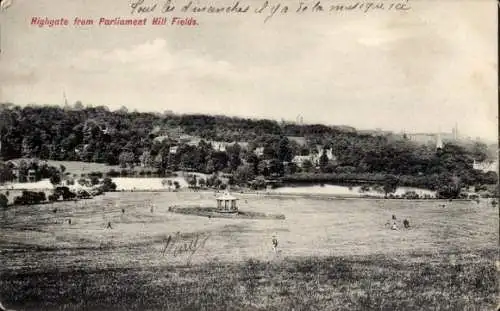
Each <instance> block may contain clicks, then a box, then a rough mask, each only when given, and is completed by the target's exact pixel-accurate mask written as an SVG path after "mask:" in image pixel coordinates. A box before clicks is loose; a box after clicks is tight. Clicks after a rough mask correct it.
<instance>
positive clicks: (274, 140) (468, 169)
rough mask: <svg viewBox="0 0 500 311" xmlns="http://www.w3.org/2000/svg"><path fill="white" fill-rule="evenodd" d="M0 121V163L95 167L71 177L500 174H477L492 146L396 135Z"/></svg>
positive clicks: (197, 122) (245, 126) (189, 118)
mask: <svg viewBox="0 0 500 311" xmlns="http://www.w3.org/2000/svg"><path fill="white" fill-rule="evenodd" d="M0 117H1V118H0V120H1V121H2V122H1V123H0V126H1V127H0V141H1V150H0V159H3V160H11V159H17V158H38V159H42V160H50V161H82V162H87V163H90V162H93V163H99V164H92V165H91V166H89V167H84V166H80V167H75V168H72V169H68V171H69V172H71V173H73V172H83V171H85V170H100V169H95V167H96V165H97V166H99V165H101V164H106V165H110V166H114V167H115V168H116V170H118V169H120V168H125V167H129V168H131V167H137V166H140V167H144V168H149V169H153V170H156V171H157V172H159V174H160V175H161V174H162V172H165V171H175V170H187V171H197V172H202V173H207V174H213V173H216V172H223V173H227V174H232V176H233V180H232V182H235V183H242V182H243V183H244V182H248V181H251V180H253V179H254V178H255V177H256V176H259V175H261V176H263V177H265V178H267V177H273V178H276V177H283V176H294V175H296V174H302V175H301V177H300V178H299V179H300V180H302V181H304V180H312V181H315V180H316V179H317V178H316V177H315V176H314V175H315V174H317V173H321V174H323V176H328V175H324V174H330V175H332V174H333V175H335V176H336V177H332V178H333V179H332V181H335V180H336V179H338V176H339V174H341V175H342V174H343V175H342V176H344V177H346V178H347V179H349V180H352V179H354V180H356V179H360V178H365V179H366V177H367V176H368V177H369V178H367V180H372V181H373V180H375V181H377V182H378V181H380V180H381V178H380V176H382V180H383V179H384V178H385V177H383V176H387V175H394V176H406V178H405V179H404V180H409V182H408V185H409V186H424V187H427V188H435V187H436V186H437V183H441V184H443V183H451V181H452V180H456V179H457V178H458V180H459V183H460V184H463V185H475V184H492V183H496V178H497V177H496V173H493V172H490V173H485V172H481V171H480V170H476V169H474V168H473V164H474V161H479V162H481V161H484V160H487V159H488V158H491V155H490V152H489V148H488V146H487V145H486V144H483V143H480V142H473V143H469V144H465V145H462V144H458V143H456V142H445V145H444V147H443V149H440V150H436V146H435V145H430V144H427V145H425V144H418V143H416V142H412V141H410V140H408V139H405V138H404V137H399V136H398V135H393V134H390V133H385V134H377V133H366V132H365V131H364V132H358V131H356V130H355V129H353V128H347V127H342V126H326V125H320V124H312V125H299V124H288V123H278V122H276V121H273V120H265V119H260V120H257V119H245V118H232V117H225V116H208V115H175V114H164V115H162V114H154V113H138V112H131V113H129V112H128V111H126V109H121V110H119V111H114V112H113V111H109V110H108V109H107V108H106V107H89V108H85V109H83V108H80V109H76V108H75V109H70V108H66V109H63V108H60V107H47V106H43V107H37V106H29V107H23V108H21V107H19V106H14V105H3V106H2V110H0ZM56 163H66V164H68V165H71V163H74V162H56ZM64 165H65V164H64ZM118 165H119V166H120V167H119V166H118ZM65 166H67V165H65ZM103 167H104V166H103ZM106 171H108V169H106ZM304 176H308V177H306V178H304ZM373 176H377V177H376V178H374V177H373ZM408 176H409V177H408ZM322 178H323V177H322ZM328 178H330V177H328ZM328 178H327V181H328ZM292 180H293V178H292ZM454 183H455V184H457V182H456V181H455V182H454Z"/></svg>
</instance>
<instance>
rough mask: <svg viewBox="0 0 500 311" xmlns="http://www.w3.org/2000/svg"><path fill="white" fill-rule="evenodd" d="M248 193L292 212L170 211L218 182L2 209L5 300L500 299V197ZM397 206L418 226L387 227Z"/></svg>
mask: <svg viewBox="0 0 500 311" xmlns="http://www.w3.org/2000/svg"><path fill="white" fill-rule="evenodd" d="M239 198H240V200H239V205H240V209H241V210H243V211H245V210H247V211H253V212H263V213H280V214H284V215H285V216H286V219H284V220H275V219H265V220H251V219H223V218H208V217H199V216H192V215H182V214H176V213H170V212H168V207H169V206H172V205H182V204H186V205H191V206H192V205H195V204H199V205H203V206H207V205H210V204H213V205H215V202H214V194H213V193H194V192H179V193H168V192H162V193H139V192H131V193H107V194H106V195H105V196H101V197H97V198H95V199H92V200H84V201H80V202H76V203H75V202H61V203H55V204H45V205H40V206H31V207H16V208H11V209H9V210H7V211H4V212H2V214H1V215H0V228H1V235H0V249H1V254H0V256H1V258H2V263H3V264H2V265H1V268H0V301H2V302H3V304H5V305H7V306H9V307H11V308H14V309H16V310H492V309H493V308H494V306H495V304H496V296H497V294H498V281H497V280H498V278H497V276H498V275H497V272H496V270H495V265H494V261H495V259H496V258H497V251H496V250H497V245H498V232H499V230H498V208H493V207H491V206H488V205H487V204H486V203H481V204H477V203H475V202H446V207H444V208H443V207H439V205H440V204H443V202H434V201H384V200H362V199H345V200H325V199H311V198H307V199H306V198H300V197H288V198H287V197H266V196H263V195H251V194H248V195H239ZM55 208H57V211H56V212H54V209H55ZM392 214H394V215H396V216H397V218H398V223H399V226H400V227H402V220H403V219H404V218H407V219H408V220H409V221H410V224H411V228H410V229H409V230H405V229H401V230H399V231H393V230H390V229H388V228H387V227H386V226H385V224H386V222H388V221H389V220H390V218H391V215H392ZM69 219H71V224H70V223H69ZM108 223H110V224H111V228H107V225H108ZM169 236H170V239H169ZM273 236H276V238H277V240H278V242H279V243H278V248H277V251H275V250H273V247H272V237H273Z"/></svg>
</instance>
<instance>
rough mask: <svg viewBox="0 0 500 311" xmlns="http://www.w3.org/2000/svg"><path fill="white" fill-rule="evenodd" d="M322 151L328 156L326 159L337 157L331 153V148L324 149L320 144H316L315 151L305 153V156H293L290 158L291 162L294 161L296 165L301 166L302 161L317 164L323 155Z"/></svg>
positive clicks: (331, 159) (330, 159)
mask: <svg viewBox="0 0 500 311" xmlns="http://www.w3.org/2000/svg"><path fill="white" fill-rule="evenodd" d="M323 151H325V152H326V156H327V158H328V161H335V160H337V157H336V156H335V155H334V154H333V151H332V149H324V148H323V147H321V146H320V145H317V146H316V150H315V152H311V153H310V154H309V155H305V156H295V157H293V159H292V163H294V164H295V165H297V166H298V167H302V166H303V165H304V162H306V161H310V162H311V163H312V164H313V166H318V165H319V162H320V158H321V156H322V155H323Z"/></svg>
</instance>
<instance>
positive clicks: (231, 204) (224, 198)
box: [216, 192, 238, 212]
mask: <svg viewBox="0 0 500 311" xmlns="http://www.w3.org/2000/svg"><path fill="white" fill-rule="evenodd" d="M216 200H217V209H218V210H219V211H221V212H237V211H238V206H237V205H236V201H238V198H236V197H234V196H232V195H231V194H229V192H225V193H224V194H223V195H221V196H219V197H217V198H216Z"/></svg>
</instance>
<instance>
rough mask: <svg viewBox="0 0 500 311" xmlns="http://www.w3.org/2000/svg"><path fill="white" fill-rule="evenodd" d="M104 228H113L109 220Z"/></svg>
mask: <svg viewBox="0 0 500 311" xmlns="http://www.w3.org/2000/svg"><path fill="white" fill-rule="evenodd" d="M106 228H107V229H113V227H111V221H108V226H107V227H106Z"/></svg>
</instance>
